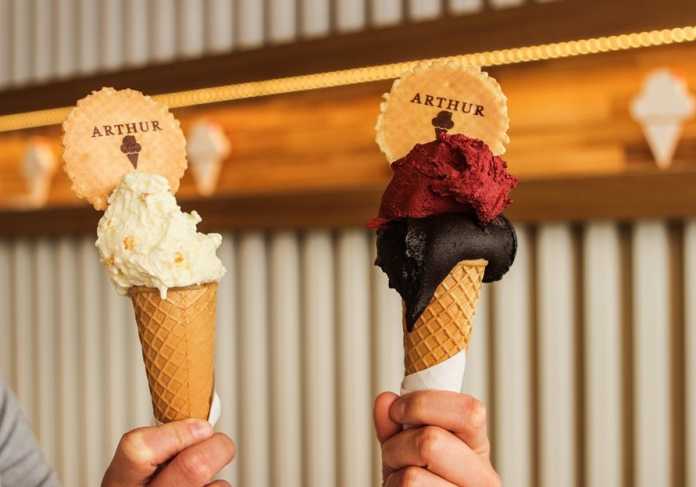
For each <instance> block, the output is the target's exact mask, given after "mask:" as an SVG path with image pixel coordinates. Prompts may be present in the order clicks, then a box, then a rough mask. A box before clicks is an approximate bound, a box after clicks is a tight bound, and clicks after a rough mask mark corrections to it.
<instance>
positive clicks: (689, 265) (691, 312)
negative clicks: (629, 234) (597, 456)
mask: <svg viewBox="0 0 696 487" xmlns="http://www.w3.org/2000/svg"><path fill="white" fill-rule="evenodd" d="M685 226H686V227H685V236H684V277H685V283H684V284H685V289H684V298H685V299H684V304H685V305H686V309H685V310H684V311H685V318H686V366H685V370H686V387H687V389H686V408H685V411H686V427H687V430H686V451H687V454H688V457H687V458H686V462H685V463H686V468H687V472H686V485H687V487H696V220H689V221H687V222H686V223H685Z"/></svg>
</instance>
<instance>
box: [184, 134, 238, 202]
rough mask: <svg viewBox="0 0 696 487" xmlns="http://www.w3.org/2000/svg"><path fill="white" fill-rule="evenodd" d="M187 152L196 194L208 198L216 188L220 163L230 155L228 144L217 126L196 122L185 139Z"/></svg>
mask: <svg viewBox="0 0 696 487" xmlns="http://www.w3.org/2000/svg"><path fill="white" fill-rule="evenodd" d="M186 150H187V152H188V157H189V160H190V163H191V171H192V172H193V178H194V180H195V181H196V187H197V189H198V192H199V193H200V194H202V195H203V196H210V195H211V194H213V192H214V191H215V187H216V186H217V180H218V176H219V175H220V168H221V167H222V162H223V161H224V160H225V158H226V157H227V156H228V155H229V153H230V142H229V140H228V139H227V136H226V135H225V133H224V132H223V130H222V128H220V126H219V125H217V124H214V123H211V122H207V121H198V122H196V123H195V124H194V125H193V127H192V128H191V132H190V133H189V136H188V138H187V149H186Z"/></svg>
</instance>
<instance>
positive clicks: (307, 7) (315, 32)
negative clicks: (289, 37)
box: [301, 0, 331, 37]
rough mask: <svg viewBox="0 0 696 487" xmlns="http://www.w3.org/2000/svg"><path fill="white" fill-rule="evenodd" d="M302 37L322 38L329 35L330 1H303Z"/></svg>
mask: <svg viewBox="0 0 696 487" xmlns="http://www.w3.org/2000/svg"><path fill="white" fill-rule="evenodd" d="M301 5H302V22H301V23H302V35H303V36H305V37H321V36H325V35H327V34H328V33H329V29H330V25H331V20H330V9H329V0H302V3H301Z"/></svg>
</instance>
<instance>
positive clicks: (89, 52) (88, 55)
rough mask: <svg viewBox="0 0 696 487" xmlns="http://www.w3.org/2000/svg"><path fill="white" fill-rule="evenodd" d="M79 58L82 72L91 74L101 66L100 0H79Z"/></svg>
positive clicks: (78, 62) (78, 61)
mask: <svg viewBox="0 0 696 487" xmlns="http://www.w3.org/2000/svg"><path fill="white" fill-rule="evenodd" d="M78 1H79V7H78V8H79V13H78V16H77V18H78V19H79V26H78V31H79V34H78V39H77V47H78V58H77V65H78V67H79V71H80V73H82V74H90V73H93V72H95V71H96V70H97V68H98V66H99V45H100V42H101V40H100V34H99V32H100V28H99V21H100V18H99V2H97V1H95V0H78Z"/></svg>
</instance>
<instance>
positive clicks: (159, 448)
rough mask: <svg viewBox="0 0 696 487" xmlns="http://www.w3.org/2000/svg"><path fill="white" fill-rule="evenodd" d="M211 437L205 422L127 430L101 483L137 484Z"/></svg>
mask: <svg viewBox="0 0 696 487" xmlns="http://www.w3.org/2000/svg"><path fill="white" fill-rule="evenodd" d="M212 434H213V428H212V427H211V426H210V424H209V423H208V422H207V421H201V420H193V419H187V420H184V421H177V422H173V423H168V424H164V425H162V426H153V427H148V428H138V429H135V430H133V431H130V432H128V433H126V434H125V435H123V437H122V438H121V441H120V442H119V444H118V447H117V449H116V453H115V454H114V458H113V460H112V462H111V465H109V468H108V469H107V472H106V474H105V475H104V481H105V482H104V483H105V484H107V485H108V483H107V482H111V483H115V484H134V483H137V484H140V483H142V482H144V481H145V480H146V479H147V478H149V477H150V476H151V475H152V474H154V473H155V471H156V469H157V466H158V465H161V464H163V463H165V462H166V461H167V460H169V459H170V458H172V457H173V456H174V455H176V454H177V453H178V452H180V451H182V450H184V449H186V448H188V447H190V446H192V445H195V444H196V443H198V442H201V441H203V440H205V439H207V438H210V437H211V436H212Z"/></svg>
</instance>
